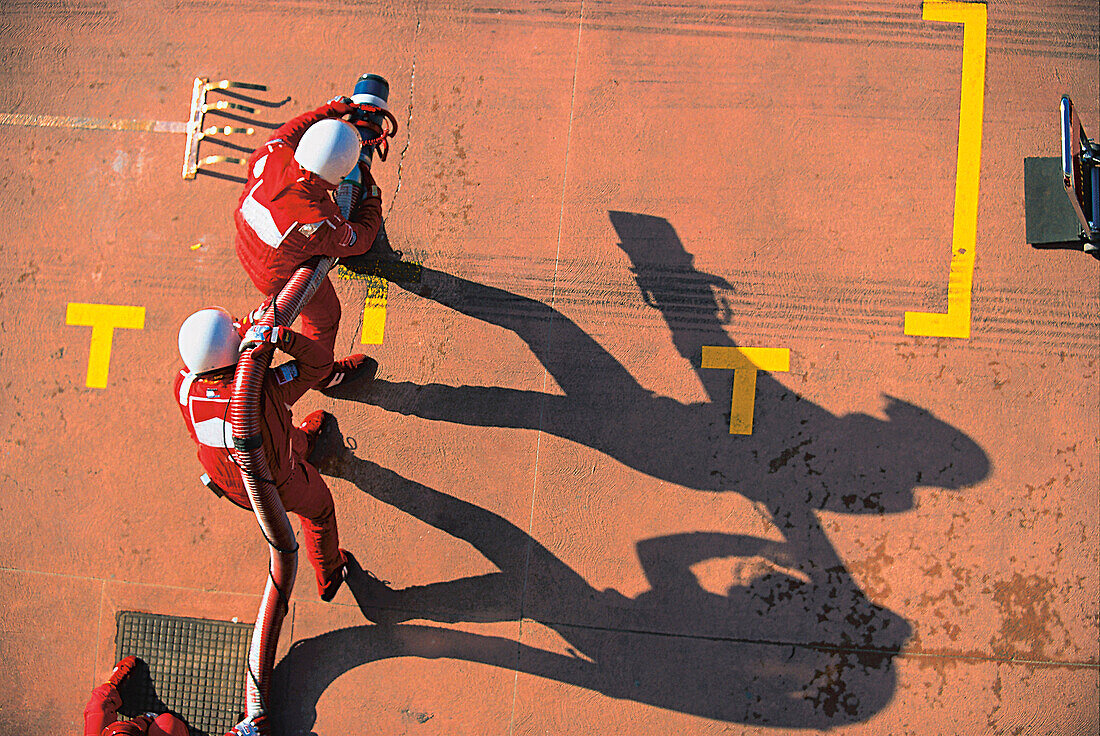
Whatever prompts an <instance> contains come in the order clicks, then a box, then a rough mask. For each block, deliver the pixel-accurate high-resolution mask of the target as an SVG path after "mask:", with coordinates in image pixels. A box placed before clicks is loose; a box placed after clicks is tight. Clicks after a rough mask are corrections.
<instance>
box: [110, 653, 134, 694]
mask: <svg viewBox="0 0 1100 736" xmlns="http://www.w3.org/2000/svg"><path fill="white" fill-rule="evenodd" d="M138 661H139V660H138V658H137V657H135V656H134V655H132V654H131V655H130V656H128V657H123V658H122V659H121V660H120V661H119V663H118V664H116V665H115V668H114V670H113V671H112V672H111V676H110V677H109V678H107V682H109V683H110V684H112V685H114V686H115V687H116V688H117V687H119V686H120V685H121V684H122V681H123V680H125V679H126V678H127V677H129V676H130V673H131V672H133V671H134V668H135V667H137V665H138Z"/></svg>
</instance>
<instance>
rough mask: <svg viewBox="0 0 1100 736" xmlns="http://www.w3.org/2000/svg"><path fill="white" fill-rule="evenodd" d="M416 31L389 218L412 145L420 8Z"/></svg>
mask: <svg viewBox="0 0 1100 736" xmlns="http://www.w3.org/2000/svg"><path fill="white" fill-rule="evenodd" d="M416 15H417V18H416V30H415V31H414V32H413V55H412V70H411V71H410V73H409V105H408V116H407V117H406V118H405V145H404V147H403V148H402V149H401V153H399V154H398V155H397V184H395V185H394V188H393V196H392V197H390V206H389V208H387V209H386V216H387V217H388V216H389V215H390V213H391V212H393V205H394V204H395V203H396V202H397V193H398V192H400V191H401V169H402V168H403V167H404V165H405V152H406V151H408V150H409V144H410V143H412V120H413V87H414V85H415V83H416V49H417V44H418V42H419V40H420V7H419V6H417V9H416Z"/></svg>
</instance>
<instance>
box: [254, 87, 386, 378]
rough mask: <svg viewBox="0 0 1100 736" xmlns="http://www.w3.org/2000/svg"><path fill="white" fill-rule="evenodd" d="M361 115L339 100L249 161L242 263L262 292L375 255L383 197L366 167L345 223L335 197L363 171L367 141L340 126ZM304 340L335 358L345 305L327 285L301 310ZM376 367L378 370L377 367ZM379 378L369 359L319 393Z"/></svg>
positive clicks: (286, 129) (349, 366) (335, 371)
mask: <svg viewBox="0 0 1100 736" xmlns="http://www.w3.org/2000/svg"><path fill="white" fill-rule="evenodd" d="M357 109H358V106H357V105H355V104H353V103H352V102H351V100H350V99H349V98H346V97H339V98H336V99H334V100H332V101H331V102H328V103H326V104H324V105H322V106H321V107H319V108H317V109H316V110H313V111H311V112H307V113H305V114H303V115H299V116H298V117H296V118H294V119H293V120H291V121H290V122H288V123H286V124H284V125H283V126H282V127H280V128H279V129H278V130H276V131H275V133H274V134H273V135H272V136H271V138H270V139H268V141H267V142H266V143H265V144H264V145H262V146H260V147H259V148H257V149H256V151H255V152H254V153H253V154H252V155H251V156H250V157H249V159H248V181H247V183H246V184H245V187H244V192H243V193H242V194H241V198H240V201H239V202H238V204H237V210H236V212H235V213H234V216H233V219H234V222H235V223H236V228H237V234H236V239H235V242H236V249H237V257H238V258H239V259H240V261H241V265H242V266H244V270H245V272H247V273H248V275H249V277H250V278H251V279H252V283H254V284H255V285H256V288H258V289H259V290H260V291H261V292H263V293H264V294H266V295H268V296H273V295H275V294H278V293H279V290H280V289H281V288H282V287H283V285H284V284H286V282H287V280H288V279H290V277H291V276H293V275H294V272H295V271H296V270H297V269H298V268H299V267H300V266H301V265H302V264H303V263H305V262H306V261H308V260H309V259H310V258H313V257H315V256H333V257H336V258H345V257H349V256H357V255H362V254H364V253H366V252H367V251H369V250H370V249H371V246H372V245H373V244H374V240H375V237H376V236H377V235H378V230H379V228H380V227H381V225H382V195H381V193H380V191H379V189H378V186H377V185H376V184H375V182H374V178H373V177H372V176H371V172H370V169H369V168H368V167H365V166H362V167H360V174H361V177H362V186H363V195H362V198H361V200H360V202H359V204H358V206H357V207H356V209H355V211H354V212H352V213H351V219H350V220H349V219H346V218H345V217H344V216H343V215H342V214H341V212H340V208H339V207H338V206H337V205H336V199H335V190H336V188H337V187H338V186H339V185H340V182H341V181H342V180H343V179H344V177H346V176H347V175H348V174H350V173H351V171H352V169H353V168H355V167H356V166H357V165H358V162H359V153H360V150H361V148H362V141H361V139H360V137H359V133H358V132H356V129H355V126H354V125H352V124H351V123H349V122H347V121H345V120H341V119H339V118H340V117H341V116H343V115H347V114H350V113H352V112H354V111H356V110H357ZM301 317H302V334H303V335H305V336H306V337H310V338H313V339H314V340H317V341H319V342H320V343H321V344H322V345H324V346H325V347H326V348H327V349H328V351H329V353H330V355H331V354H332V351H333V349H334V348H335V345H336V332H337V330H338V329H339V327H340V300H339V298H338V297H337V296H336V291H335V289H333V288H332V282H331V281H330V280H329V279H328V278H326V279H325V280H324V281H322V282H321V286H320V287H319V288H318V289H317V292H316V293H315V294H314V295H313V298H312V299H310V301H309V303H308V304H306V305H305V306H304V307H303V308H302V312H301ZM372 364H373V365H372ZM371 370H377V365H376V364H374V361H373V360H372V359H369V358H366V356H354V355H353V356H350V357H347V358H343V359H341V360H338V361H336V362H335V363H334V364H333V366H332V369H331V370H330V371H329V372H328V373H326V374H324V375H322V376H320V377H318V382H319V383H318V385H317V388H319V389H321V390H322V391H323V390H326V389H331V388H335V387H336V386H338V385H340V384H341V383H346V382H348V381H350V380H353V379H355V378H356V377H357V376H358V375H359V374H361V373H364V372H368V371H371Z"/></svg>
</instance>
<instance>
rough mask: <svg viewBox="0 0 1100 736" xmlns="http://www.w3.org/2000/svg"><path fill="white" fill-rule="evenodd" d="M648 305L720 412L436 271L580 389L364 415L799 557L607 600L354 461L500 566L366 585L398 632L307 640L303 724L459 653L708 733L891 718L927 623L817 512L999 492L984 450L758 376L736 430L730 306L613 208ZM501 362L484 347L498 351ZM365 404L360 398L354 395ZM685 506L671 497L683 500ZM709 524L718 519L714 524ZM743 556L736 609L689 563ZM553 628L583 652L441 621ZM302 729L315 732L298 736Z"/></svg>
mask: <svg viewBox="0 0 1100 736" xmlns="http://www.w3.org/2000/svg"><path fill="white" fill-rule="evenodd" d="M610 217H611V222H612V225H613V226H614V228H615V230H616V232H617V233H618V235H619V238H620V241H621V247H622V248H623V250H624V251H625V252H626V254H627V255H628V256H629V258H630V260H631V263H632V270H633V274H634V277H635V279H636V281H637V283H638V286H639V289H640V290H641V293H642V296H643V298H644V300H645V301H646V303H647V304H649V305H650V306H651V307H654V308H655V309H657V310H658V311H659V312H660V314H661V316H662V317H663V319H664V321H665V323H666V324H667V326H668V327H669V329H670V331H671V337H672V341H673V343H674V345H675V347H676V349H677V351H678V352H679V354H680V356H681V357H682V358H683V361H684V363H683V364H681V365H670V366H669V367H668V370H669V371H673V370H683V369H686V368H687V367H688V366H690V367H691V369H693V370H694V372H695V374H696V378H697V379H698V380H699V381H700V382H701V384H702V386H703V388H704V389H705V391H706V394H707V397H708V398H707V400H705V401H699V402H692V403H688V402H682V401H679V400H676V399H674V398H671V397H668V396H661V395H658V394H655V393H653V392H650V391H648V390H646V389H645V388H644V387H643V386H642V385H640V383H639V382H638V381H637V380H636V379H635V378H634V377H633V376H632V375H631V374H630V373H629V372H628V371H627V369H626V368H625V367H624V366H623V365H622V364H621V363H620V362H619V361H618V360H616V359H615V358H614V357H613V356H612V355H611V354H610V353H609V352H607V351H606V350H605V349H604V348H603V347H602V346H600V345H599V344H598V343H597V342H596V341H595V340H594V339H592V338H591V337H590V336H589V335H588V334H586V333H585V332H584V331H583V330H582V329H581V328H580V327H579V326H578V325H577V324H576V323H574V322H572V321H571V320H569V319H568V318H566V317H565V316H564V315H563V314H561V313H560V312H558V311H556V310H555V309H553V308H552V307H550V306H547V305H546V304H543V303H541V302H539V301H536V300H533V299H529V298H527V297H523V296H520V295H517V294H513V293H510V292H507V291H504V290H502V289H497V288H494V287H489V286H485V285H483V284H478V283H475V282H472V281H468V280H465V279H461V278H458V277H455V276H451V275H448V274H444V273H441V272H438V271H432V270H430V269H425V271H424V275H423V282H424V284H425V285H427V286H428V287H429V289H426V290H425V292H426V293H430V295H431V296H430V298H431V299H432V300H434V301H437V302H439V303H440V304H442V305H445V306H447V307H450V308H452V309H454V310H455V311H457V312H459V313H461V314H464V315H467V316H469V317H471V318H474V319H478V320H481V321H485V322H488V323H491V324H495V325H498V326H501V327H504V328H506V329H509V330H511V331H513V332H514V333H515V334H516V335H518V336H519V337H520V338H521V339H522V340H523V341H524V342H525V343H526V344H527V345H528V346H529V347H530V349H531V350H532V351H533V353H534V354H535V356H536V357H537V358H538V360H539V361H540V362H541V363H542V365H543V366H545V368H546V370H547V371H548V372H549V374H550V375H551V376H552V377H553V378H554V380H555V381H556V382H557V384H558V387H559V388H560V389H561V394H557V393H550V392H538V391H523V390H515V389H507V388H500V387H492V386H457V387H454V386H446V385H442V384H429V385H417V384H413V383H400V382H387V381H383V380H378V381H376V382H375V385H374V386H373V388H372V390H371V392H370V394H369V395H368V396H366V397H363V398H361V399H360V400H363V401H366V402H369V403H372V404H376V405H378V406H380V407H382V408H385V409H387V410H390V411H394V412H398V413H401V414H406V415H413V416H417V417H422V418H425V419H433V420H438V421H447V422H452V423H457V424H462V425H469V426H484V427H517V428H527V429H533V430H541V431H544V432H547V433H550V434H554V435H557V436H560V437H563V438H565V439H568V440H571V441H574V442H577V443H579V444H581V445H584V446H588V447H591V448H593V449H596V450H598V451H600V452H602V453H604V454H606V455H608V456H609V457H612V458H614V459H615V460H618V461H619V462H621V463H623V464H625V465H626V466H629V467H630V468H633V469H634V470H636V471H638V472H641V473H644V474H646V475H650V476H652V477H654V478H659V479H661V480H665V481H669V482H671V483H673V484H676V485H679V486H682V487H684V488H685V489H696V490H704V491H736V492H738V493H740V494H742V495H744V496H745V497H747V498H748V499H750V500H752V501H754V502H755V504H756V507H757V508H758V509H759V510H760V512H761V514H762V515H763V516H765V518H767V519H768V520H769V521H770V522H772V523H774V525H775V528H776V530H777V531H778V533H779V535H781V536H782V541H779V542H776V541H772V540H770V539H765V538H759V537H753V536H747V535H740V534H728V533H724V532H716V531H709V532H698V533H694V534H677V535H671V536H667V537H659V538H655V539H649V540H644V541H641V542H639V543H638V545H637V552H638V556H639V560H640V562H641V564H642V568H643V570H644V571H645V574H646V576H647V578H648V581H649V583H650V585H651V588H650V590H649V591H646V592H644V593H643V594H641V595H639V596H637V597H634V598H629V597H626V596H623V595H621V594H619V593H617V592H615V591H599V590H596V589H595V588H593V587H592V586H591V585H589V584H588V583H587V582H586V581H585V580H584V579H583V577H582V576H580V575H579V574H578V573H577V572H576V571H574V570H572V569H571V568H570V567H569V566H568V565H566V564H565V563H564V562H562V561H561V560H559V559H558V558H556V557H555V556H554V555H553V554H552V553H551V552H549V551H548V550H547V549H546V548H544V547H543V546H542V545H540V544H539V542H537V541H536V540H534V539H532V538H531V537H530V536H529V535H527V534H526V533H524V532H523V531H522V530H520V529H518V528H516V527H515V526H514V525H512V524H511V523H510V522H508V521H507V520H505V519H503V518H501V517H499V516H497V515H495V514H492V513H491V512H489V511H487V510H485V509H481V508H479V507H477V506H475V505H473V504H469V503H466V502H464V501H460V500H458V499H456V498H454V497H452V496H449V495H447V494H444V493H440V492H439V491H437V490H433V489H430V488H426V487H425V486H423V485H420V484H418V483H415V482H413V481H410V480H408V479H405V478H403V477H401V476H400V475H398V474H396V473H393V472H392V471H389V470H386V469H384V468H381V467H379V466H377V465H375V464H373V463H370V462H368V461H365V460H362V459H358V458H354V456H351V455H345V456H344V460H343V461H342V462H343V465H342V466H341V467H340V468H337V471H338V472H337V474H339V475H343V476H344V477H346V478H348V479H349V480H351V481H352V482H353V483H355V484H356V485H358V486H359V487H360V488H361V489H362V490H363V491H364V492H367V493H370V494H372V495H374V496H376V497H377V498H379V499H381V500H383V501H385V502H387V503H391V504H393V505H394V506H395V507H397V508H399V509H402V510H404V511H406V512H408V513H410V514H412V515H413V516H416V517H417V518H420V519H422V520H423V521H426V522H427V523H429V524H432V525H433V526H435V527H437V528H438V529H440V530H442V531H444V532H446V533H448V534H451V535H453V536H455V537H458V538H460V539H464V540H466V541H467V542H469V543H470V544H471V545H473V546H474V547H475V548H476V549H477V550H478V551H479V552H480V553H481V554H482V555H484V556H485V557H486V558H487V559H488V560H490V561H491V562H492V563H493V564H494V565H496V566H497V568H498V569H499V570H500V572H499V573H493V574H490V575H483V576H476V577H473V578H468V579H464V580H456V581H447V582H440V583H437V584H434V585H429V586H420V587H417V588H410V589H406V590H403V591H396V592H389V591H385V590H381V589H379V587H378V586H375V585H371V584H369V581H368V580H367V579H366V577H365V576H360V577H357V580H358V582H355V580H350V581H349V587H351V588H352V590H353V592H355V591H358V593H359V595H358V598H360V599H361V601H360V602H361V607H362V608H363V610H364V613H365V614H368V617H370V618H371V619H372V620H376V621H380V622H382V623H383V624H384V625H375V626H365V627H356V628H353V629H345V630H342V631H336V632H332V633H330V634H325V635H322V636H320V637H315V638H314V639H309V640H305V641H302V642H298V643H296V644H295V645H294V647H292V649H291V651H290V653H289V654H288V656H287V657H286V659H285V660H284V661H283V662H281V663H280V665H279V667H278V668H277V672H278V673H279V674H280V677H279V678H278V679H279V681H280V682H282V683H283V684H284V686H286V687H290V684H289V683H291V682H294V683H301V682H309V683H310V685H309V687H310V688H311V690H310V693H308V694H305V697H302V695H303V693H302V692H301V691H300V690H297V688H298V687H299V686H298V685H296V686H295V689H296V692H295V702H294V703H289V702H284V703H283V705H284V707H286V708H287V709H288V713H289V714H290V716H291V717H290V718H289V720H288V722H289V723H297V724H299V726H301V725H306V727H307V728H308V724H310V723H312V721H311V718H312V716H311V713H312V708H313V706H314V705H315V704H316V701H317V698H318V697H320V693H321V692H323V690H324V687H325V686H326V685H327V683H328V682H331V681H332V679H334V678H335V677H338V676H339V675H340V674H341V673H343V672H345V671H347V670H348V669H350V668H352V667H355V666H358V665H359V664H362V663H364V662H369V661H373V660H375V659H381V658H385V657H392V656H419V657H452V658H456V659H462V660H469V661H475V662H484V663H487V664H493V665H496V666H500V667H506V668H509V669H515V670H518V671H521V672H527V673H531V674H535V675H539V676H542V677H546V678H549V679H553V680H557V681H560V682H566V683H569V684H571V685H575V686H578V687H584V688H589V689H592V690H595V691H597V692H601V693H604V694H606V695H609V696H612V697H616V698H624V699H630V700H635V701H638V702H642V703H647V704H652V705H657V706H660V707H664V708H669V709H672V710H676V711H681V712H684V713H691V714H695V715H701V716H705V717H709V718H714V719H719V720H724V721H730V722H738V723H752V724H760V725H764V724H768V725H776V726H787V727H803V728H828V727H834V726H839V725H843V724H846V723H853V722H858V721H862V720H865V719H867V718H869V717H870V716H871V715H873V714H874V713H876V712H878V711H879V710H881V709H882V708H883V707H884V706H885V705H886V703H888V702H889V700H890V698H891V697H892V695H893V692H894V688H895V685H896V678H895V673H894V668H893V658H894V657H895V656H896V655H897V653H898V652H899V651H900V649H901V647H902V646H903V645H904V643H905V641H906V640H907V639H908V637H909V634H910V627H909V624H908V622H906V621H905V620H904V619H903V618H901V617H900V616H898V615H897V614H895V613H893V612H891V611H889V610H887V609H885V608H883V607H882V606H880V605H878V604H876V603H874V602H872V601H871V600H869V599H868V598H867V596H866V595H865V593H864V592H863V590H862V589H861V588H860V586H859V585H858V583H857V582H856V581H855V580H854V579H853V577H852V575H851V573H850V572H849V571H848V569H847V568H846V566H845V565H844V563H843V561H842V560H841V558H840V556H839V554H838V553H837V552H836V550H835V549H834V548H833V546H832V544H831V542H830V540H829V538H828V536H827V535H826V533H825V531H824V529H823V528H822V525H821V521H820V519H819V518H818V512H819V511H822V510H825V511H829V512H835V513H839V514H867V513H874V514H886V513H892V512H901V511H905V510H908V509H911V508H912V507H913V503H914V490H915V488H917V487H918V486H921V485H924V486H935V487H940V488H948V489H958V488H962V487H965V486H967V485H969V484H973V483H976V482H978V481H979V480H981V479H982V478H984V477H986V475H987V474H988V472H989V461H988V458H987V457H986V455H985V453H984V452H983V451H982V450H981V448H980V447H978V446H977V445H976V444H975V443H974V442H973V441H972V440H971V439H970V438H968V437H967V436H966V435H965V434H963V433H962V432H960V431H959V430H957V429H955V428H954V427H951V426H950V425H948V424H946V423H945V422H943V421H941V420H939V419H937V418H935V417H934V416H932V415H931V414H930V413H929V412H927V411H925V410H923V409H921V408H919V407H917V406H914V405H912V404H910V403H907V402H904V401H901V400H898V399H889V401H888V404H887V407H886V409H885V415H886V419H878V418H875V417H871V416H868V415H864V414H849V415H843V416H838V415H834V414H832V413H831V412H829V411H827V410H826V409H824V408H822V407H820V406H818V405H816V404H814V403H813V402H811V401H809V400H807V399H805V398H803V397H801V396H799V395H798V394H797V393H796V392H795V391H793V390H791V389H789V388H787V387H786V386H784V385H783V384H782V383H780V382H779V381H777V380H776V379H774V378H772V377H771V376H769V375H767V374H766V373H760V374H759V376H758V378H757V384H756V414H755V422H754V427H753V433H752V434H751V435H731V434H730V433H729V421H730V418H729V416H730V415H729V412H730V403H731V391H732V376H731V374H730V372H729V371H719V370H705V369H703V368H702V367H701V352H702V347H703V346H704V345H710V346H718V347H735V342H734V341H733V339H731V337H730V335H729V334H728V332H727V330H735V329H736V328H735V326H731V325H729V324H728V323H729V315H730V314H731V311H730V310H728V309H726V308H724V306H723V304H722V303H721V301H720V300H719V299H718V298H717V297H716V295H715V294H716V292H715V287H723V291H726V290H729V289H731V288H732V287H730V286H729V285H728V284H726V283H725V282H723V281H722V280H721V279H720V278H717V277H714V276H710V275H707V274H703V273H700V272H698V271H697V270H696V269H695V268H694V264H693V258H692V256H691V255H690V254H688V253H687V251H686V250H685V249H684V247H683V245H682V244H681V243H680V240H679V238H678V236H677V235H676V233H675V231H674V230H673V229H672V227H671V225H669V223H668V222H667V221H665V220H663V219H660V218H656V217H649V216H644V215H635V214H630V213H619V212H612V213H610ZM481 349H482V350H485V349H486V347H482V348H481ZM349 398H354V397H349ZM671 501H672V500H671V499H670V502H671ZM704 523H705V522H704ZM715 558H736V559H737V560H738V561H739V563H740V565H741V567H740V568H739V569H740V571H741V572H740V575H739V578H738V579H737V580H735V581H734V582H733V584H732V585H730V586H729V589H728V591H727V594H726V595H725V596H722V595H717V594H714V593H710V592H708V591H707V590H704V589H703V588H702V587H701V586H700V584H699V581H698V579H697V578H696V576H695V574H694V573H693V572H692V570H691V567H692V566H693V565H694V564H696V563H698V562H703V561H707V560H711V559H715ZM519 617H524V618H528V619H533V620H535V621H538V622H540V623H542V624H544V625H545V626H548V627H550V628H552V629H554V630H555V631H557V632H558V634H560V635H561V636H562V638H563V639H565V641H567V642H568V643H569V645H570V646H571V647H572V648H573V650H574V651H576V652H577V656H566V655H561V654H556V653H553V652H549V651H544V650H541V649H538V648H536V647H531V646H527V645H525V644H519V643H517V642H515V641H511V640H506V639H496V638H493V637H483V636H477V635H474V634H468V633H461V632H454V631H451V630H443V629H438V628H434V627H429V626H418V625H409V624H402V623H401V622H402V621H405V620H411V619H414V618H415V619H424V620H435V621H441V622H443V621H448V622H449V621H501V620H515V619H517V618H519ZM291 732H295V733H297V732H300V731H291Z"/></svg>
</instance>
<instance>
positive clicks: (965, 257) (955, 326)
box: [905, 0, 986, 338]
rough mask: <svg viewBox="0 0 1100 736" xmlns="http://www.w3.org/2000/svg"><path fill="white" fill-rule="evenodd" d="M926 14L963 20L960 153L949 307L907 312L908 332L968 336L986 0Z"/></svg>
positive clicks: (939, 2) (932, 0) (941, 1)
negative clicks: (943, 309) (944, 311)
mask: <svg viewBox="0 0 1100 736" xmlns="http://www.w3.org/2000/svg"><path fill="white" fill-rule="evenodd" d="M924 19H925V20H934V21H943V22H945V23H962V24H963V58H962V95H961V98H960V101H959V155H958V163H957V164H956V168H955V224H954V230H953V232H952V235H951V271H950V275H949V276H948V280H947V313H946V314H940V313H937V312H906V313H905V334H906V335H924V336H928V337H962V338H967V337H970V292H971V289H972V287H973V285H974V250H975V245H976V243H977V239H978V180H979V177H980V174H981V158H982V103H983V99H984V96H985V38H986V6H985V3H965V2H948V1H945V0H926V2H925V3H924Z"/></svg>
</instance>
